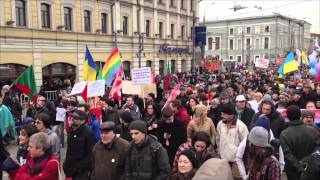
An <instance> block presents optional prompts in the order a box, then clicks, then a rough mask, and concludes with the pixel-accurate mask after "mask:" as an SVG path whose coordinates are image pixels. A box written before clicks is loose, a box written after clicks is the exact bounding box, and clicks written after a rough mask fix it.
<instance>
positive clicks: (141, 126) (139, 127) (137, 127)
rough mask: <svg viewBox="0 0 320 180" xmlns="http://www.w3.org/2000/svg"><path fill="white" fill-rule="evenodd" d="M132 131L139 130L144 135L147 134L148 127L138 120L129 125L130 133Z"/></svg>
mask: <svg viewBox="0 0 320 180" xmlns="http://www.w3.org/2000/svg"><path fill="white" fill-rule="evenodd" d="M132 129H135V130H138V131H140V132H142V133H143V134H147V126H146V124H145V123H144V122H143V121H141V120H136V121H133V122H131V123H130V125H129V131H130V130H132Z"/></svg>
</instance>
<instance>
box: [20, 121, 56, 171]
mask: <svg viewBox="0 0 320 180" xmlns="http://www.w3.org/2000/svg"><path fill="white" fill-rule="evenodd" d="M38 132H39V131H38V129H37V127H36V126H35V125H33V124H27V125H25V126H22V127H21V129H20V131H19V137H18V138H19V145H18V151H17V160H18V162H19V164H20V165H22V164H25V163H26V161H27V157H28V153H29V150H28V145H29V140H30V137H31V136H32V135H33V134H35V133H38ZM49 139H50V137H49Z"/></svg>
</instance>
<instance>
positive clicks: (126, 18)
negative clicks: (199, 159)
mask: <svg viewBox="0 0 320 180" xmlns="http://www.w3.org/2000/svg"><path fill="white" fill-rule="evenodd" d="M198 6H199V2H198V1H194V0H0V47H1V48H0V81H2V82H3V81H5V80H14V79H15V78H16V77H17V75H18V74H19V73H20V72H21V71H23V69H24V68H25V67H27V66H30V65H34V70H35V77H36V83H37V86H38V87H39V86H41V85H42V83H43V80H44V79H53V78H61V79H64V78H69V79H72V80H75V81H79V80H82V71H83V62H84V59H85V47H86V46H88V47H89V49H90V51H91V53H92V55H93V57H94V60H95V61H96V64H98V62H99V61H100V62H103V63H104V61H105V59H106V58H107V56H108V55H109V53H110V52H111V51H112V50H113V49H114V48H115V47H118V48H119V49H120V52H121V56H122V60H123V66H124V72H125V74H126V75H127V76H129V75H130V70H131V69H132V68H138V67H139V66H141V67H145V66H150V67H152V68H153V69H154V70H155V73H156V74H161V73H163V72H164V71H165V69H166V68H165V66H167V64H170V67H171V68H172V71H176V72H181V71H189V70H190V68H191V67H190V66H191V59H192V53H191V51H192V26H193V21H196V20H197V17H198V14H199V12H198Z"/></svg>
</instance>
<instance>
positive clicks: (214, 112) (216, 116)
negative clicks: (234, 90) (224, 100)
mask: <svg viewBox="0 0 320 180" xmlns="http://www.w3.org/2000/svg"><path fill="white" fill-rule="evenodd" d="M221 110H222V106H217V107H216V108H214V109H213V108H210V109H209V111H208V117H209V118H210V119H211V120H212V121H213V124H214V127H217V125H218V123H219V121H220V120H221Z"/></svg>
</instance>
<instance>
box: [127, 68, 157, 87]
mask: <svg viewBox="0 0 320 180" xmlns="http://www.w3.org/2000/svg"><path fill="white" fill-rule="evenodd" d="M131 77H132V84H134V85H139V84H150V83H152V78H151V68H150V67H144V68H135V69H133V70H132V76H131Z"/></svg>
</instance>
